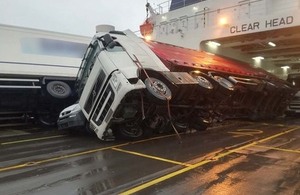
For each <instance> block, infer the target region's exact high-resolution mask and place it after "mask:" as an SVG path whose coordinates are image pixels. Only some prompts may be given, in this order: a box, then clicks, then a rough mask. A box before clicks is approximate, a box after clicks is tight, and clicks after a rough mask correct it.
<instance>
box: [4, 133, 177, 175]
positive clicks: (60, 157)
mask: <svg viewBox="0 0 300 195" xmlns="http://www.w3.org/2000/svg"><path fill="white" fill-rule="evenodd" d="M174 136H176V135H175V134H172V135H165V136H159V137H154V138H149V139H145V140H140V141H135V142H127V143H124V144H119V145H114V146H109V147H105V148H99V149H94V150H88V151H83V152H78V153H73V154H67V155H63V156H58V157H53V158H49V159H45V160H39V161H32V162H27V163H23V164H18V165H12V166H7V167H0V172H2V171H9V170H14V169H19V168H24V167H29V166H34V165H39V164H43V163H48V162H53V161H57V160H62V159H66V158H72V157H77V156H81V155H86V154H91V153H95V152H99V151H103V150H108V149H112V148H115V147H122V146H125V145H129V144H137V143H141V142H146V141H151V140H156V139H163V138H166V137H174Z"/></svg>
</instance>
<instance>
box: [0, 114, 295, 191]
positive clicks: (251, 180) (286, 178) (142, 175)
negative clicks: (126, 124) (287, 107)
mask: <svg viewBox="0 0 300 195" xmlns="http://www.w3.org/2000/svg"><path fill="white" fill-rule="evenodd" d="M181 136H182V143H179V141H178V139H177V137H176V135H162V136H159V137H155V138H151V139H146V140H142V141H138V142H108V143H103V142H100V141H99V140H98V139H97V138H96V137H93V136H88V135H86V134H82V133H76V134H69V133H66V132H62V131H56V130H52V131H49V130H47V131H46V130H41V129H39V128H38V127H24V126H17V127H5V128H2V129H1V131H0V151H1V155H0V194H5V195H8V194H64V195H67V194H87V195H90V194H120V193H123V194H132V193H135V194H173V195H175V194H176V195H177V194H212V195H215V194H222V195H223V194H224V195H225V194H226V195H227V194H230V195H231V194H256V195H258V194H263V195H268V194H291V195H299V194H300V119H299V118H298V119H297V118H292V119H280V120H276V121H272V122H264V123H262V122H259V123H252V122H247V121H231V122H228V123H227V124H226V125H224V126H219V127H214V128H210V129H209V130H207V131H205V132H196V133H188V134H182V135H181Z"/></svg>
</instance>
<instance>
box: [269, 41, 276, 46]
mask: <svg viewBox="0 0 300 195" xmlns="http://www.w3.org/2000/svg"><path fill="white" fill-rule="evenodd" d="M268 45H270V46H272V47H276V44H275V43H273V42H271V41H270V42H269V43H268Z"/></svg>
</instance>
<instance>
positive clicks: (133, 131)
mask: <svg viewBox="0 0 300 195" xmlns="http://www.w3.org/2000/svg"><path fill="white" fill-rule="evenodd" d="M144 133H145V132H144V129H143V128H142V127H141V126H140V124H139V121H131V122H126V123H122V124H118V125H115V126H114V128H113V134H114V136H115V137H116V138H117V139H121V140H122V139H123V140H139V139H141V138H143V137H144Z"/></svg>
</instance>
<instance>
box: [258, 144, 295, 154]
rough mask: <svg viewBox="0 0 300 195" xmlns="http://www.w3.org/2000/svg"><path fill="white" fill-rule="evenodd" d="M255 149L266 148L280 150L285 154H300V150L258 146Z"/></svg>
mask: <svg viewBox="0 0 300 195" xmlns="http://www.w3.org/2000/svg"><path fill="white" fill-rule="evenodd" d="M255 147H259V148H266V149H271V150H279V151H283V152H292V153H298V154H300V150H290V149H284V148H276V147H269V146H261V145H256V146H255Z"/></svg>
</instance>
